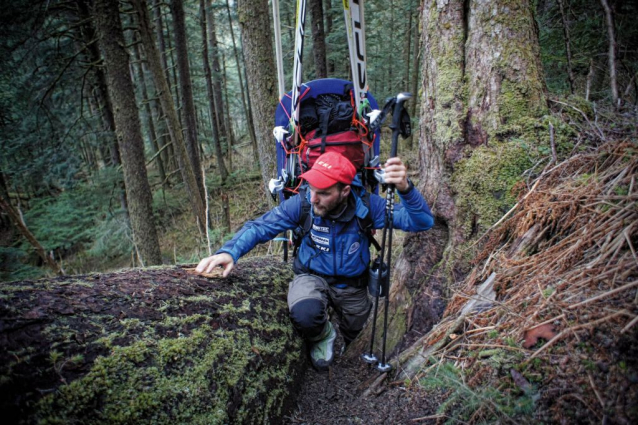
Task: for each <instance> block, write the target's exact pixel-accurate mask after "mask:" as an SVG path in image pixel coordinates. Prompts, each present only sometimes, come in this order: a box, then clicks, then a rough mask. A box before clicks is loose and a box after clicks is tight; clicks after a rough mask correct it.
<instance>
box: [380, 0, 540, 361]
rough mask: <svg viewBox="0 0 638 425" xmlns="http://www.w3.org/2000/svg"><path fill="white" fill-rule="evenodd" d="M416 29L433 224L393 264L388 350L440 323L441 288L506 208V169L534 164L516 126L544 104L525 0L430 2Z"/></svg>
mask: <svg viewBox="0 0 638 425" xmlns="http://www.w3.org/2000/svg"><path fill="white" fill-rule="evenodd" d="M422 28H423V76H422V93H423V97H422V99H421V117H420V128H421V135H420V143H419V159H420V162H421V164H420V176H419V177H420V183H419V189H420V190H421V192H422V193H424V195H425V198H426V199H427V201H428V203H429V204H430V205H431V206H432V207H433V212H434V214H435V217H436V224H435V227H434V228H433V229H431V230H430V231H428V232H425V233H422V234H420V233H417V234H410V235H408V236H407V237H406V240H405V242H404V249H403V252H402V253H401V254H400V256H399V258H398V259H397V261H396V264H395V266H394V267H393V270H394V273H395V274H394V279H393V285H392V288H391V290H390V306H391V311H390V312H389V313H390V323H391V325H390V330H389V335H390V337H389V341H388V347H389V349H390V350H392V349H393V348H395V347H397V345H398V344H399V343H400V341H402V338H403V336H404V335H405V334H406V332H409V331H412V333H411V334H408V338H405V339H403V341H404V342H406V341H407V342H409V340H410V338H411V337H412V336H414V335H415V334H418V333H424V332H427V331H428V330H429V329H428V328H427V326H428V325H431V324H432V323H436V321H438V319H439V317H440V314H442V311H443V307H444V306H443V305H442V301H441V300H440V297H438V296H437V294H441V293H442V292H444V291H445V288H446V286H447V284H449V283H450V282H454V281H458V280H459V279H461V278H462V277H463V276H464V274H465V273H467V271H468V269H469V264H468V262H469V260H468V259H471V258H472V257H473V256H472V253H471V249H472V245H471V241H473V240H474V239H476V238H477V237H478V236H479V235H481V234H482V233H483V232H484V231H485V230H487V228H489V226H491V224H493V223H494V222H496V221H497V220H498V219H499V218H500V217H501V216H502V214H503V212H504V211H507V209H509V207H511V205H512V204H513V203H514V202H515V200H512V199H509V200H508V197H507V195H505V194H509V193H511V187H512V185H513V184H515V181H513V178H512V176H518V175H520V174H521V173H522V172H523V171H524V170H526V169H527V168H529V167H531V165H532V164H529V163H528V162H527V161H528V160H527V159H526V158H527V155H526V151H525V150H523V148H521V147H520V146H519V145H518V143H516V142H512V140H516V139H517V138H525V139H526V140H527V142H528V143H537V141H536V139H535V138H533V137H531V136H529V135H528V134H525V133H524V130H523V128H524V125H522V124H524V123H525V122H527V121H526V120H529V119H530V118H532V119H534V120H535V118H536V117H539V116H540V115H542V114H543V113H545V111H546V100H545V93H544V85H543V79H542V74H541V67H540V59H539V56H540V54H539V46H538V37H537V33H536V27H535V23H534V20H533V18H532V13H531V5H530V4H529V3H528V2H526V1H525V2H522V3H520V2H519V3H517V4H516V6H512V3H511V2H507V1H505V0H502V1H492V2H471V3H470V4H469V8H468V7H467V2H465V1H463V0H450V1H448V2H437V1H434V0H426V2H425V4H424V8H423V15H422ZM435 266H436V267H435Z"/></svg>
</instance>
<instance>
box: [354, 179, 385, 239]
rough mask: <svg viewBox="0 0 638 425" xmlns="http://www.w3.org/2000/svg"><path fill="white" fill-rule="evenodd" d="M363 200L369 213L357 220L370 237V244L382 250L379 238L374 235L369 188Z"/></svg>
mask: <svg viewBox="0 0 638 425" xmlns="http://www.w3.org/2000/svg"><path fill="white" fill-rule="evenodd" d="M361 200H362V201H363V204H364V205H365V206H366V207H367V208H368V213H367V214H366V216H365V217H364V218H359V217H357V220H358V222H359V227H360V228H361V230H363V232H364V233H365V235H366V237H367V238H368V246H369V245H372V246H374V248H375V249H376V250H377V252H381V245H379V242H377V240H376V239H375V238H374V236H373V235H372V224H373V223H372V211H370V192H368V191H367V190H364V192H363V196H362V197H361Z"/></svg>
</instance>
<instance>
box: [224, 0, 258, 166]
mask: <svg viewBox="0 0 638 425" xmlns="http://www.w3.org/2000/svg"><path fill="white" fill-rule="evenodd" d="M226 13H227V15H228V26H229V30H230V38H231V40H232V42H233V54H234V55H235V63H236V64H237V75H238V76H239V87H240V95H241V103H242V106H243V107H244V115H245V116H246V127H247V129H248V135H249V136H250V143H251V145H252V147H253V154H254V156H255V162H256V163H257V164H259V154H258V148H257V135H256V134H255V121H254V120H253V111H252V108H251V106H250V97H249V96H248V83H246V85H244V78H243V76H242V74H243V71H242V63H243V61H242V60H241V58H240V57H239V53H238V52H237V43H236V42H235V30H233V20H232V18H231V13H230V4H229V1H228V0H226ZM244 87H246V90H244ZM244 95H245V96H244ZM247 99H248V100H247Z"/></svg>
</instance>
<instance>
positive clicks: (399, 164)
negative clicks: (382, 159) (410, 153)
mask: <svg viewBox="0 0 638 425" xmlns="http://www.w3.org/2000/svg"><path fill="white" fill-rule="evenodd" d="M384 167H385V173H384V175H383V179H384V181H385V182H386V183H388V184H393V185H394V186H395V187H396V188H397V190H399V191H401V192H405V191H406V190H408V188H409V187H410V184H409V183H408V169H407V168H406V167H405V164H403V161H401V158H399V157H398V156H396V157H394V158H390V159H388V160H387V161H386V163H385V166H384Z"/></svg>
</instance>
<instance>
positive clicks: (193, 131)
mask: <svg viewBox="0 0 638 425" xmlns="http://www.w3.org/2000/svg"><path fill="white" fill-rule="evenodd" d="M170 9H171V15H172V16H173V34H174V35H175V53H176V54H177V69H178V71H179V72H178V74H179V86H180V93H181V95H182V110H181V111H182V124H183V125H184V128H183V130H184V136H185V137H184V139H185V141H186V151H187V152H188V158H189V159H190V161H191V166H192V167H193V171H194V172H195V180H196V181H197V186H198V187H199V192H200V194H201V197H202V199H204V182H203V180H202V174H201V169H202V164H201V161H200V158H199V143H198V142H197V113H196V112H195V101H194V100H193V85H192V82H191V71H190V66H189V65H188V46H187V45H186V22H185V19H184V4H183V3H182V0H171V1H170Z"/></svg>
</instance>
